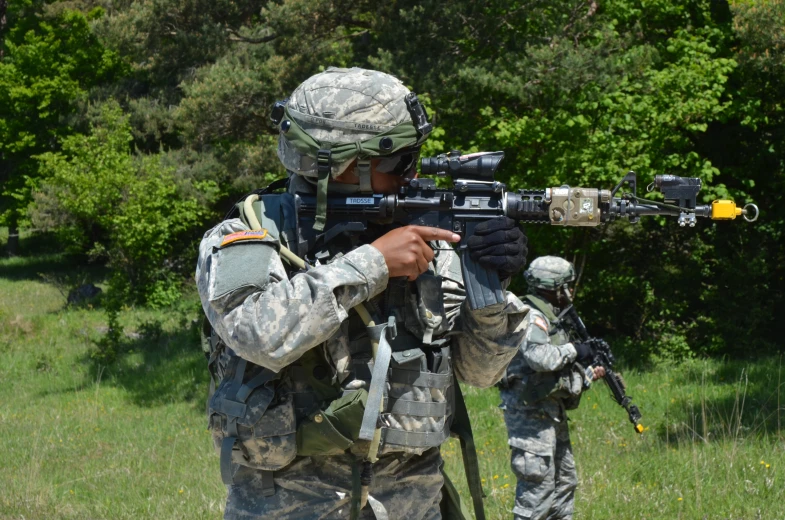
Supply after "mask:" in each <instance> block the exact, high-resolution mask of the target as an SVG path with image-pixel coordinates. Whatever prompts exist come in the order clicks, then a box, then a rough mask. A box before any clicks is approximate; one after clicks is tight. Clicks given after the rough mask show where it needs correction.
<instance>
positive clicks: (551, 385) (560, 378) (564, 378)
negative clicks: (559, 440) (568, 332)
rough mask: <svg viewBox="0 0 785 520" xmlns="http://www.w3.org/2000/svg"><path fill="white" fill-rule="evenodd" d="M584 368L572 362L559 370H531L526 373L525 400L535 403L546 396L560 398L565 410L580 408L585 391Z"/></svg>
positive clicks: (523, 395)
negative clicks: (582, 394) (582, 393)
mask: <svg viewBox="0 0 785 520" xmlns="http://www.w3.org/2000/svg"><path fill="white" fill-rule="evenodd" d="M583 377H584V369H583V367H582V366H581V365H580V364H578V363H572V364H570V365H569V366H567V367H565V368H563V369H561V370H559V371H558V372H533V371H532V372H530V373H528V374H526V377H525V378H524V379H525V383H524V384H523V389H522V392H521V397H522V399H523V402H524V403H526V404H527V405H533V404H535V403H537V402H538V401H541V400H542V399H545V398H546V397H549V398H554V399H560V400H561V401H562V402H563V404H564V408H565V410H574V409H576V408H578V405H579V404H580V400H581V392H583V389H584V386H583Z"/></svg>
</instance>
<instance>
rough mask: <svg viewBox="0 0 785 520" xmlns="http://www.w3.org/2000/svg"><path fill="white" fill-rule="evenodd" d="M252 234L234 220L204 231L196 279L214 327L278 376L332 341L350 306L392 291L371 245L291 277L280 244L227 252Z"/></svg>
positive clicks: (245, 245) (243, 246)
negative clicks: (232, 241)
mask: <svg viewBox="0 0 785 520" xmlns="http://www.w3.org/2000/svg"><path fill="white" fill-rule="evenodd" d="M247 229H248V228H246V227H245V226H244V225H243V224H242V222H241V221H240V220H238V219H231V220H227V221H224V222H222V223H221V224H219V225H218V226H217V227H215V228H213V229H212V230H210V231H208V232H207V233H206V234H205V236H204V238H203V239H202V242H201V244H200V246H199V260H198V263H197V267H196V282H197V286H198V289H199V297H200V298H201V301H202V307H203V309H204V311H205V313H206V315H207V318H208V320H209V321H210V324H211V325H212V326H213V328H215V330H216V331H217V333H218V335H219V336H221V338H222V339H223V340H224V342H226V344H227V345H228V346H229V347H230V348H231V349H232V350H234V351H235V352H236V353H237V354H238V355H240V356H241V357H243V358H245V359H247V360H249V361H251V362H253V363H256V364H258V365H261V366H264V367H266V368H269V369H271V370H274V371H276V372H277V371H280V370H281V369H282V368H284V367H286V366H287V365H289V364H291V363H292V362H294V361H295V360H297V359H298V358H299V357H300V356H302V355H303V354H304V353H305V352H307V351H308V350H309V349H311V348H313V347H315V346H317V345H319V344H321V343H323V342H324V341H326V340H328V339H329V338H330V337H331V336H332V335H333V334H334V333H335V332H336V331H337V330H338V328H339V326H340V324H341V322H342V321H343V320H344V319H346V317H347V315H348V311H349V310H350V309H351V308H352V307H354V306H355V305H357V304H358V303H360V302H363V301H365V300H368V299H370V298H372V297H374V296H375V295H377V294H379V293H380V292H382V291H383V290H384V289H385V288H386V287H387V281H388V276H389V273H388V271H387V264H386V263H385V261H384V257H383V256H382V254H381V253H380V252H379V250H378V249H376V248H375V247H373V246H370V245H366V246H362V247H359V248H357V249H355V250H354V251H351V252H349V253H347V254H346V255H344V256H343V257H341V258H339V259H337V260H335V261H334V262H332V263H330V264H328V265H323V266H319V267H316V268H314V269H310V270H308V271H307V272H305V273H299V274H296V275H294V276H292V277H291V279H290V278H288V276H287V273H286V271H285V269H284V266H283V263H282V261H281V259H280V257H279V256H278V254H277V250H278V247H279V245H278V241H277V240H276V239H273V238H271V237H265V238H264V239H263V240H256V241H251V240H249V241H242V242H243V243H242V244H240V245H231V246H227V247H221V244H222V242H224V239H225V237H226V236H227V235H230V234H232V233H236V232H239V231H247Z"/></svg>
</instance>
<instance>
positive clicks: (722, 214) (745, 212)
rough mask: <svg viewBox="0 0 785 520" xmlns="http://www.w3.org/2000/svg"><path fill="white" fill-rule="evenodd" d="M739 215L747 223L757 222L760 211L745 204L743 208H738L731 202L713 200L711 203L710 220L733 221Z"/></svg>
mask: <svg viewBox="0 0 785 520" xmlns="http://www.w3.org/2000/svg"><path fill="white" fill-rule="evenodd" d="M739 215H742V216H743V217H744V220H746V221H747V222H755V221H756V220H758V215H760V210H758V206H756V205H755V204H747V205H746V206H744V208H740V207H738V206H736V203H735V202H733V201H732V200H715V201H714V202H712V203H711V219H712V220H733V219H735V218H736V217H738V216H739Z"/></svg>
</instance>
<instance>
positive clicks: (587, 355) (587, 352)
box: [572, 342, 594, 363]
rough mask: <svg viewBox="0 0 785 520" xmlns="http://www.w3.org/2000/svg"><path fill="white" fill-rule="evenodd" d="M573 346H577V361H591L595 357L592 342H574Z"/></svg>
mask: <svg viewBox="0 0 785 520" xmlns="http://www.w3.org/2000/svg"><path fill="white" fill-rule="evenodd" d="M572 346H573V347H575V351H576V352H577V353H578V355H577V356H576V357H575V361H577V362H578V363H586V362H589V361H591V360H592V358H593V357H594V350H593V349H592V348H591V343H590V342H585V343H573V344H572Z"/></svg>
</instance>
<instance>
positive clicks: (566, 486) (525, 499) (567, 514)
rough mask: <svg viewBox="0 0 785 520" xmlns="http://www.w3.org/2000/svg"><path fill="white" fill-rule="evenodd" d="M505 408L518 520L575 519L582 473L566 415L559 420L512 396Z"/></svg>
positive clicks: (504, 405) (516, 518)
mask: <svg viewBox="0 0 785 520" xmlns="http://www.w3.org/2000/svg"><path fill="white" fill-rule="evenodd" d="M504 393H505V392H502V397H503V398H504ZM502 408H504V421H505V422H506V423H507V433H508V436H509V441H508V443H509V445H510V448H511V450H512V453H511V466H512V471H513V472H514V473H515V476H516V478H517V479H518V484H517V487H516V490H515V507H514V508H513V511H512V512H513V516H514V518H515V520H546V519H547V520H562V519H571V518H572V514H573V510H574V500H575V489H576V488H577V487H578V474H577V472H576V470H575V459H574V458H573V456H572V448H571V447H570V431H569V428H568V426H567V416H566V414H565V413H564V412H563V411H562V412H561V416H562V417H561V419H560V420H559V421H556V420H554V419H553V417H552V415H551V414H547V413H545V411H544V410H543V409H541V408H534V407H527V406H524V405H523V404H518V403H517V402H514V401H513V399H509V398H508V399H504V404H503V406H502Z"/></svg>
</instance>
